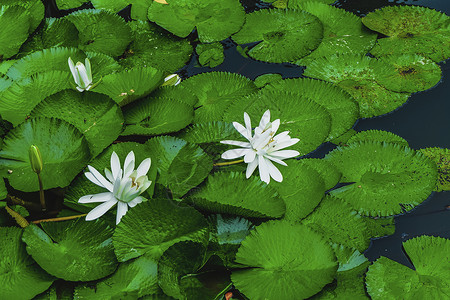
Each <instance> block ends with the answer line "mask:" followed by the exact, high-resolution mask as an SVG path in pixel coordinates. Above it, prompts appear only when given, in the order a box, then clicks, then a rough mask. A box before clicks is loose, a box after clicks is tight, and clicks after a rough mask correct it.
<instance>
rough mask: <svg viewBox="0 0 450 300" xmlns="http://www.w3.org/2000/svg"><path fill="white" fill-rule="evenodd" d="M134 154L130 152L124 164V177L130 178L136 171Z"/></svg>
mask: <svg viewBox="0 0 450 300" xmlns="http://www.w3.org/2000/svg"><path fill="white" fill-rule="evenodd" d="M134 161H135V158H134V152H133V151H130V152H129V153H128V155H127V157H126V158H125V162H124V163H123V177H129V176H130V174H131V173H132V172H133V170H134Z"/></svg>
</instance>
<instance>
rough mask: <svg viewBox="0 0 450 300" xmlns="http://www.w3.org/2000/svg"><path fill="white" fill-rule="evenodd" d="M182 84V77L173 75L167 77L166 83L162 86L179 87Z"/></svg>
mask: <svg viewBox="0 0 450 300" xmlns="http://www.w3.org/2000/svg"><path fill="white" fill-rule="evenodd" d="M180 82H181V78H180V76H178V74H171V75H169V76H167V77H166V78H164V83H163V84H162V86H172V85H177V84H179V83H180Z"/></svg>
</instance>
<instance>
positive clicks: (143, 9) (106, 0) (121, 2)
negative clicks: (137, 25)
mask: <svg viewBox="0 0 450 300" xmlns="http://www.w3.org/2000/svg"><path fill="white" fill-rule="evenodd" d="M151 2H152V1H146V0H144V1H142V0H92V1H91V3H92V5H94V7H95V8H97V9H104V10H108V11H110V12H113V13H117V12H119V11H121V10H122V9H124V8H125V7H127V6H128V5H130V4H131V18H132V19H133V20H136V19H137V20H142V21H147V11H148V8H149V7H150V4H151Z"/></svg>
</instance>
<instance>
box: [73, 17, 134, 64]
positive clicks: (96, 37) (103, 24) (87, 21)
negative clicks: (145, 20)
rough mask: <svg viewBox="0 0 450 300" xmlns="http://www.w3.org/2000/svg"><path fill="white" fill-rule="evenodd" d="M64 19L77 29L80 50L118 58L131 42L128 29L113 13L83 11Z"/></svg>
mask: <svg viewBox="0 0 450 300" xmlns="http://www.w3.org/2000/svg"><path fill="white" fill-rule="evenodd" d="M65 18H66V19H67V20H69V21H70V22H72V23H73V24H74V25H75V26H76V27H77V29H78V31H79V39H80V43H79V46H78V47H79V48H80V49H81V50H84V51H92V52H101V53H104V54H107V55H111V56H119V55H121V54H122V53H123V52H124V51H125V49H126V47H127V46H128V44H129V43H130V42H131V29H130V27H129V26H128V25H127V24H126V23H125V21H124V20H123V19H122V18H121V17H119V16H118V15H116V14H114V13H111V12H108V11H104V10H98V9H83V10H78V11H75V12H73V13H71V14H70V15H68V16H66V17H65Z"/></svg>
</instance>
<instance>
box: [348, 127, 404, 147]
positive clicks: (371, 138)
mask: <svg viewBox="0 0 450 300" xmlns="http://www.w3.org/2000/svg"><path fill="white" fill-rule="evenodd" d="M358 142H379V143H383V142H386V143H391V144H398V145H401V146H406V147H408V146H409V144H408V142H407V141H406V140H405V139H404V138H402V137H401V136H398V135H396V134H394V133H392V132H389V131H383V130H365V131H359V132H357V133H356V134H355V135H353V136H352V137H350V138H349V139H348V141H347V142H346V144H351V143H358Z"/></svg>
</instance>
